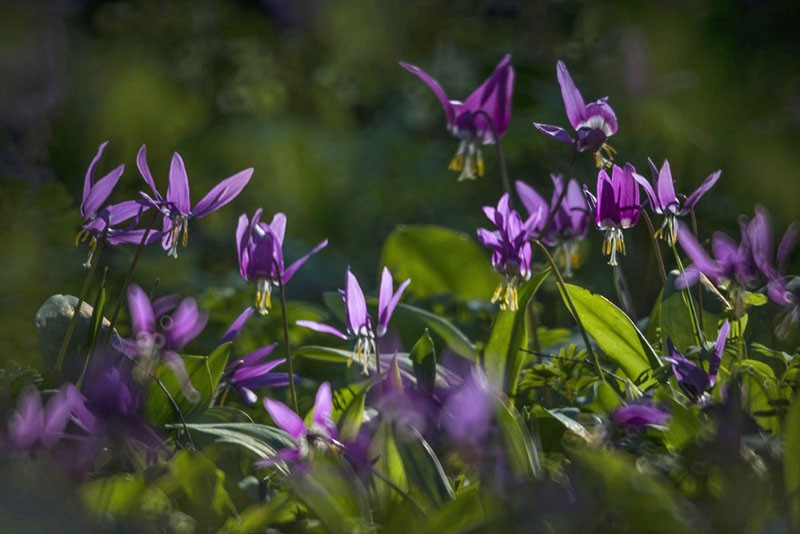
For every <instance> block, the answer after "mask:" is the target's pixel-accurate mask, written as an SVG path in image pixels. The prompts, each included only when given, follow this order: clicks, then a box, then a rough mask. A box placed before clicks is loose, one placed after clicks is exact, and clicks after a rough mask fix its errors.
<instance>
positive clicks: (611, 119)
mask: <svg viewBox="0 0 800 534" xmlns="http://www.w3.org/2000/svg"><path fill="white" fill-rule="evenodd" d="M598 118H599V119H600V120H599V121H598ZM583 120H584V124H586V123H588V124H589V125H591V124H593V123H595V122H599V123H600V126H599V127H596V129H599V130H600V131H602V132H603V135H605V136H606V137H610V136H612V135H614V134H615V133H617V115H616V114H615V113H614V110H613V109H611V106H609V105H608V102H606V100H605V98H603V99H600V100H598V101H596V102H591V103H590V104H587V105H586V108H585V109H584V111H583Z"/></svg>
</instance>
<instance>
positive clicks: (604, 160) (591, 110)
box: [533, 61, 617, 169]
mask: <svg viewBox="0 0 800 534" xmlns="http://www.w3.org/2000/svg"><path fill="white" fill-rule="evenodd" d="M556 73H557V75H558V85H560V86H561V97H562V98H563V99H564V108H565V109H566V111H567V118H568V119H569V122H570V124H571V125H572V127H573V128H574V129H575V132H576V133H577V134H578V135H577V139H573V138H572V136H571V135H569V134H568V133H567V131H566V130H564V129H563V128H560V127H558V126H550V125H548V124H539V123H536V122H535V123H533V125H534V126H536V129H537V130H539V131H540V132H542V133H545V134H547V135H549V136H550V137H552V138H554V139H556V140H558V141H561V142H562V143H568V144H570V145H573V146H574V147H575V149H576V150H578V151H579V152H583V151H585V150H588V151H590V152H593V153H594V159H595V163H596V165H597V168H598V169H599V168H602V167H604V166H605V167H610V166H611V164H612V162H613V160H614V155H615V154H616V153H617V151H616V150H614V149H613V148H612V147H611V146H610V145H609V144H608V143H606V140H607V139H608V138H609V137H611V136H612V135H614V134H615V133H617V116H616V115H615V114H614V110H613V109H611V106H609V105H608V102H607V100H608V97H603V98H601V99H600V100H598V101H596V102H590V103H589V104H585V103H584V101H583V96H581V92H580V91H578V88H577V87H575V83H574V82H573V81H572V77H571V76H570V75H569V71H568V70H567V66H566V65H564V62H563V61H559V62H558V65H557V67H556Z"/></svg>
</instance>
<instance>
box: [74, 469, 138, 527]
mask: <svg viewBox="0 0 800 534" xmlns="http://www.w3.org/2000/svg"><path fill="white" fill-rule="evenodd" d="M146 488H147V485H146V484H145V481H144V479H143V478H142V477H139V476H136V475H129V474H122V475H112V476H110V477H104V478H98V479H96V480H92V481H90V482H87V483H85V484H83V485H82V486H80V488H79V489H78V493H79V495H80V497H81V500H82V501H83V502H84V504H85V505H86V508H87V510H89V511H90V513H92V515H97V516H98V517H100V516H102V515H104V514H106V513H110V514H114V515H124V514H126V513H129V512H132V511H133V510H136V509H137V508H138V507H139V504H140V499H141V495H142V492H144V491H145V489H146Z"/></svg>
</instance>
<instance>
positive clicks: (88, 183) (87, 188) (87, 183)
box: [81, 141, 108, 215]
mask: <svg viewBox="0 0 800 534" xmlns="http://www.w3.org/2000/svg"><path fill="white" fill-rule="evenodd" d="M106 145H108V141H103V142H102V143H100V147H98V149H97V154H95V156H94V158H92V162H91V163H90V164H89V168H88V169H86V177H85V178H84V179H83V197H82V199H83V200H82V202H81V213H83V209H82V208H83V204H84V203H85V202H86V199H87V198H88V197H89V194H90V193H91V190H92V183H93V181H94V173H95V170H96V169H97V165H98V163H100V158H102V157H103V151H104V150H105V149H106ZM90 213H91V212H90ZM84 215H85V214H84Z"/></svg>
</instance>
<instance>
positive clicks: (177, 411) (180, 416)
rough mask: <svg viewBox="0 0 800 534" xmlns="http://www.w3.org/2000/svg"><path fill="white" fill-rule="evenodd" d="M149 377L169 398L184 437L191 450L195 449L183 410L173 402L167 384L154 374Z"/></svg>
mask: <svg viewBox="0 0 800 534" xmlns="http://www.w3.org/2000/svg"><path fill="white" fill-rule="evenodd" d="M151 377H152V378H153V380H154V381H155V383H156V384H158V387H160V388H161V391H163V392H164V395H166V396H167V399H169V403H170V405H171V406H172V410H173V411H174V412H175V415H177V416H178V419H179V420H180V422H181V424H182V425H183V431H184V432H185V433H186V439H187V440H188V441H189V445H190V446H191V447H192V450H195V449H196V447H195V446H194V440H193V439H192V434H191V433H190V432H189V426H188V425H187V424H186V419H185V418H184V417H183V412H182V411H181V409H180V406H178V403H177V402H175V399H174V398H173V397H172V395H171V394H170V392H169V390H168V389H167V386H165V385H164V383H163V382H162V381H161V379H159V378H158V377H157V376H156V375H155V374H153V375H151Z"/></svg>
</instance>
